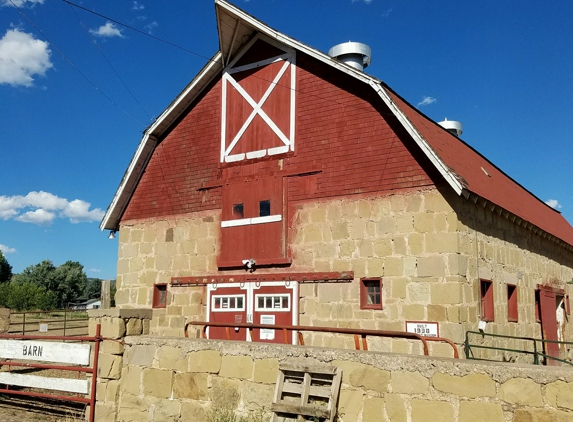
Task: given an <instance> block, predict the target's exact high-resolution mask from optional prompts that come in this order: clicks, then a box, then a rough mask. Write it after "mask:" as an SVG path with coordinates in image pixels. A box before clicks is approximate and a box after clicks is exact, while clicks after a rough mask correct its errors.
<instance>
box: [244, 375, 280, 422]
mask: <svg viewBox="0 0 573 422" xmlns="http://www.w3.org/2000/svg"><path fill="white" fill-rule="evenodd" d="M274 392H275V386H274V385H270V384H257V383H254V382H249V381H243V382H242V383H241V397H242V398H243V404H244V405H245V406H246V407H247V408H248V409H249V410H261V403H272V402H273V396H274ZM253 419H254V420H257V419H256V418H253ZM269 419H270V418H268V419H265V421H266V420H269Z"/></svg>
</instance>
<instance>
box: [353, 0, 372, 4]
mask: <svg viewBox="0 0 573 422" xmlns="http://www.w3.org/2000/svg"><path fill="white" fill-rule="evenodd" d="M359 1H364V3H366V4H370V3H372V1H373V0H352V3H358V2H359Z"/></svg>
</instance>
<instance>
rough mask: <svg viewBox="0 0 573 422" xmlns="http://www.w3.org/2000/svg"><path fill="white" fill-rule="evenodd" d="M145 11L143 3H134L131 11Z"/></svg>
mask: <svg viewBox="0 0 573 422" xmlns="http://www.w3.org/2000/svg"><path fill="white" fill-rule="evenodd" d="M143 9H145V6H144V5H143V4H141V3H138V2H136V1H134V2H133V7H132V8H131V10H143Z"/></svg>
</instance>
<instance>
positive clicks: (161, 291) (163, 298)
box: [153, 284, 167, 308]
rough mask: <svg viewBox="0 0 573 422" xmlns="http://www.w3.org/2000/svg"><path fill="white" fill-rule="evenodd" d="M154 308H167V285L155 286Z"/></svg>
mask: <svg viewBox="0 0 573 422" xmlns="http://www.w3.org/2000/svg"><path fill="white" fill-rule="evenodd" d="M153 307H154V308H165V307H167V284H155V285H154V286H153Z"/></svg>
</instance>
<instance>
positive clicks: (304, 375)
mask: <svg viewBox="0 0 573 422" xmlns="http://www.w3.org/2000/svg"><path fill="white" fill-rule="evenodd" d="M341 381H342V370H341V369H340V368H338V367H335V366H318V365H315V366H309V365H297V364H281V365H280V366H279V375H278V378H277V385H276V387H275V396H274V399H273V404H272V406H271V412H272V414H273V416H272V419H271V421H272V422H283V421H299V422H300V421H309V420H312V421H316V420H319V421H323V420H324V421H329V422H332V421H333V420H334V416H335V415H336V407H337V404H338V394H339V393H340V383H341Z"/></svg>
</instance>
